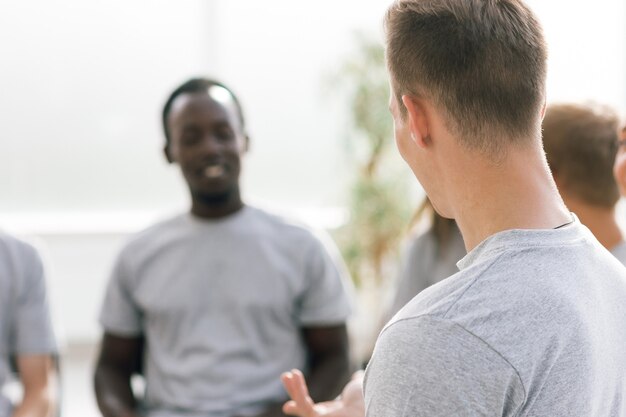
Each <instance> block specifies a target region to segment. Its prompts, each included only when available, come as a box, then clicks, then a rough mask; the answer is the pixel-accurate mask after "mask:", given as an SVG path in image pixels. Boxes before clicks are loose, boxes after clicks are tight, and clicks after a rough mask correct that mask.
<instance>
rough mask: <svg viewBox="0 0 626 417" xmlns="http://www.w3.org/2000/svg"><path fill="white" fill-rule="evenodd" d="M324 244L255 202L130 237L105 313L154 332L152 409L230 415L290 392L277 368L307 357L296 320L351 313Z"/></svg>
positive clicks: (118, 328)
mask: <svg viewBox="0 0 626 417" xmlns="http://www.w3.org/2000/svg"><path fill="white" fill-rule="evenodd" d="M327 249H328V247H325V246H324V245H323V244H322V242H321V241H320V240H319V239H318V238H317V237H315V236H314V235H313V234H312V233H311V232H309V231H308V230H306V229H305V228H303V227H301V226H298V225H295V224H292V223H289V222H287V221H285V220H283V219H281V218H278V217H276V216H273V215H271V214H268V213H266V212H264V211H261V210H259V209H256V208H253V207H244V208H243V209H242V210H240V211H238V212H237V213H235V214H233V215H231V216H229V217H227V218H225V219H221V220H214V221H210V220H201V219H198V218H196V217H194V216H192V215H190V214H185V215H181V216H178V217H175V218H173V219H171V220H168V221H165V222H163V223H160V224H157V225H156V226H153V227H152V228H150V229H148V230H146V231H144V232H142V233H140V234H139V235H138V236H136V237H134V238H133V239H132V240H131V241H130V242H129V243H128V244H127V246H126V247H125V248H124V249H123V251H122V252H121V254H120V256H119V258H118V260H117V264H116V266H115V268H114V271H113V275H112V278H111V281H110V284H109V287H108V290H107V294H106V298H105V301H104V305H103V307H102V313H101V319H100V321H101V323H102V325H103V327H104V330H105V331H106V332H109V333H111V334H115V335H120V336H134V335H140V334H144V335H145V336H146V339H147V351H146V355H145V358H144V359H145V361H144V362H145V365H144V368H145V378H146V398H145V406H146V408H147V410H148V415H149V416H159V417H161V416H168V417H169V416H185V417H192V416H193V417H195V416H203V417H214V416H228V417H231V416H233V415H245V414H251V413H256V412H259V411H260V410H262V409H263V408H264V407H266V406H267V405H268V403H272V402H281V401H283V400H285V399H286V394H285V392H284V391H283V388H282V386H281V382H280V380H279V376H280V374H281V372H284V371H287V370H290V369H292V368H301V367H306V352H305V346H304V344H303V340H302V335H301V332H300V329H301V328H303V327H316V326H327V325H337V324H342V323H344V322H345V321H346V319H347V317H348V316H349V313H350V302H349V297H348V295H347V294H348V293H347V289H348V288H347V285H348V280H347V279H346V277H345V276H344V270H345V269H344V268H343V265H342V264H341V262H340V261H339V258H335V256H337V257H338V253H337V252H335V251H331V252H329V251H328V250H327ZM330 249H333V248H332V247H331V248H330Z"/></svg>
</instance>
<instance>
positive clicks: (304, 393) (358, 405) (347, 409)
mask: <svg viewBox="0 0 626 417" xmlns="http://www.w3.org/2000/svg"><path fill="white" fill-rule="evenodd" d="M281 380H282V382H283V385H284V386H285V389H286V390H287V393H288V394H289V396H290V397H291V400H290V401H287V402H286V403H285V405H283V412H284V413H285V414H288V415H292V416H298V417H364V416H365V403H364V400H363V372H357V373H355V374H354V375H353V376H352V380H351V381H350V382H349V383H348V384H347V385H346V387H345V388H344V389H343V392H342V393H341V395H340V396H339V397H338V398H337V399H335V400H332V401H325V402H321V403H317V404H316V403H314V402H313V400H312V399H311V396H310V395H309V390H308V388H307V385H306V381H305V380H304V375H302V372H300V371H299V370H297V369H294V370H293V371H291V372H286V373H284V374H283V375H282V376H281Z"/></svg>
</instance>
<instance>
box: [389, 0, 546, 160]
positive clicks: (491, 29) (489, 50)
mask: <svg viewBox="0 0 626 417" xmlns="http://www.w3.org/2000/svg"><path fill="white" fill-rule="evenodd" d="M385 29H386V34H387V50H386V54H387V65H388V68H389V72H390V75H391V78H392V88H393V90H394V93H395V95H396V98H397V99H398V100H399V104H400V108H401V110H402V112H403V115H404V114H405V112H406V109H405V108H404V105H403V104H402V102H401V97H402V95H405V94H408V95H413V96H417V97H420V96H426V97H428V98H430V99H432V100H433V101H434V102H435V103H436V104H437V105H438V106H439V108H440V109H442V110H443V111H444V113H445V116H446V122H447V126H448V128H449V129H450V130H451V131H452V132H453V133H455V134H456V135H457V136H458V137H459V139H460V140H461V141H462V143H463V144H464V145H466V146H467V147H468V148H471V149H478V150H481V151H484V152H487V153H492V154H493V153H498V152H499V151H500V150H502V148H503V147H505V146H506V145H508V142H511V141H512V142H514V143H525V142H527V141H528V140H529V139H528V138H529V137H534V138H536V139H538V137H539V126H540V113H541V111H540V110H541V107H542V106H543V103H544V94H545V93H544V90H545V80H546V59H547V51H546V45H545V41H544V37H543V31H542V29H541V26H540V24H539V22H538V21H537V19H536V18H535V16H534V15H533V13H532V12H531V11H530V9H529V8H528V7H527V6H526V5H525V4H524V3H523V2H521V1H518V0H396V1H395V2H394V3H393V4H392V5H391V7H390V8H389V9H388V11H387V15H386V18H385Z"/></svg>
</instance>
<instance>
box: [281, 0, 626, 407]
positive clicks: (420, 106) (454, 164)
mask: <svg viewBox="0 0 626 417" xmlns="http://www.w3.org/2000/svg"><path fill="white" fill-rule="evenodd" d="M385 27H386V35H387V39H386V44H387V45H386V56H387V65H388V69H389V74H390V79H391V98H390V110H391V113H392V116H393V119H394V124H395V138H396V143H397V145H398V149H399V151H400V154H401V155H402V157H403V159H404V160H405V161H406V162H407V163H408V165H409V166H410V167H411V169H412V171H413V172H414V174H415V176H416V177H417V179H418V180H419V182H420V183H421V184H422V186H423V187H424V190H425V191H426V194H427V195H428V197H429V198H430V200H431V201H432V203H433V206H434V207H435V209H436V210H437V211H438V212H439V213H440V214H441V215H442V216H444V217H448V218H454V219H455V220H456V222H457V224H458V226H459V229H460V230H461V234H462V235H463V240H464V242H465V246H466V248H467V250H468V254H467V255H466V256H465V257H464V258H463V259H462V260H461V261H460V262H459V264H458V265H459V272H458V273H456V274H454V275H452V276H451V277H449V278H447V279H445V280H443V281H441V282H439V283H437V284H435V285H433V286H431V287H430V288H428V289H426V290H424V291H422V292H421V293H420V294H419V295H418V296H417V297H415V298H414V299H412V300H411V301H410V302H409V303H408V304H407V305H406V306H405V307H404V308H403V309H402V310H401V311H400V312H399V313H398V314H396V315H395V316H394V318H393V320H391V321H390V322H389V323H388V324H387V325H386V326H385V328H384V329H383V331H382V332H381V333H380V335H379V337H378V341H377V343H376V347H375V350H374V354H373V356H372V359H371V361H370V362H369V365H368V367H367V370H366V372H365V376H364V379H363V378H361V377H360V376H356V377H355V378H354V379H353V380H352V382H350V383H349V384H348V385H347V386H346V388H345V389H344V393H343V395H342V396H341V397H340V398H339V399H337V400H335V401H331V402H326V403H321V404H314V403H313V401H311V399H310V398H309V397H308V396H307V391H306V384H305V381H304V379H303V377H302V375H301V373H300V372H299V371H297V370H293V371H292V372H289V373H285V374H283V376H282V380H283V384H284V385H285V387H286V388H287V390H288V392H289V394H290V396H291V398H292V400H291V401H289V402H287V403H285V405H284V406H283V407H284V408H283V409H284V410H285V412H287V413H289V414H291V415H299V416H305V417H315V416H343V417H348V416H350V417H358V416H363V415H366V416H370V417H396V416H407V417H408V416H411V417H415V416H429V417H434V416H490V417H491V416H507V417H508V416H537V417H538V416H542V417H545V416H550V417H577V416H581V417H582V416H589V417H592V416H593V417H609V416H626V395H625V394H626V349H625V348H624V347H625V346H626V326H625V324H624V323H626V302H624V300H626V268H624V266H623V265H622V264H621V263H620V262H619V261H618V260H617V259H616V258H615V257H614V256H612V255H611V254H610V253H609V252H608V251H607V250H606V249H605V248H604V247H603V246H602V245H601V244H600V243H599V242H598V241H597V239H596V238H595V237H594V236H593V234H592V233H591V232H590V231H589V229H587V228H586V227H585V226H583V225H582V224H581V223H580V221H579V220H578V219H577V217H576V216H575V215H574V214H572V213H570V212H569V211H568V210H567V208H566V207H565V204H564V203H563V200H562V199H561V196H560V195H559V193H558V191H557V188H556V185H555V182H554V179H553V178H552V175H551V173H550V170H549V168H548V164H547V161H546V157H545V154H544V151H543V147H542V141H541V121H542V117H543V114H544V111H545V100H546V96H545V80H546V61H547V47H546V44H545V41H544V36H543V33H542V29H541V27H540V25H539V23H538V20H537V19H536V17H535V16H534V14H533V13H532V12H531V10H530V9H529V8H528V7H527V6H526V5H525V4H524V3H523V2H521V1H518V0H499V1H496V0H397V1H396V2H394V3H393V4H392V5H391V7H390V8H389V10H388V12H387V16H386V20H385ZM361 384H363V385H362V388H363V391H361Z"/></svg>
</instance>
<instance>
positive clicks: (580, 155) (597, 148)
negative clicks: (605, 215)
mask: <svg viewBox="0 0 626 417" xmlns="http://www.w3.org/2000/svg"><path fill="white" fill-rule="evenodd" d="M617 142H618V119H617V117H616V116H615V114H614V113H613V112H611V111H610V110H609V109H607V108H603V107H589V106H579V105H573V104H560V105H552V106H549V107H548V109H547V110H546V115H545V117H544V120H543V143H544V148H545V151H546V156H547V157H548V164H549V165H550V169H551V170H552V174H553V175H554V177H555V179H556V181H557V184H558V185H559V189H560V191H561V194H563V196H564V198H566V199H567V197H571V198H576V200H578V201H579V202H581V203H583V204H588V205H591V206H598V207H605V208H612V207H613V206H615V204H616V203H617V201H618V200H619V190H618V188H617V183H616V182H615V178H614V177H613V162H614V161H615V155H616V153H617Z"/></svg>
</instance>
